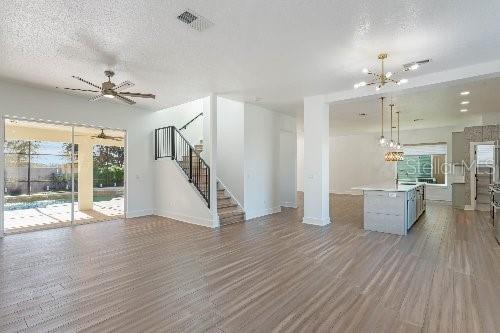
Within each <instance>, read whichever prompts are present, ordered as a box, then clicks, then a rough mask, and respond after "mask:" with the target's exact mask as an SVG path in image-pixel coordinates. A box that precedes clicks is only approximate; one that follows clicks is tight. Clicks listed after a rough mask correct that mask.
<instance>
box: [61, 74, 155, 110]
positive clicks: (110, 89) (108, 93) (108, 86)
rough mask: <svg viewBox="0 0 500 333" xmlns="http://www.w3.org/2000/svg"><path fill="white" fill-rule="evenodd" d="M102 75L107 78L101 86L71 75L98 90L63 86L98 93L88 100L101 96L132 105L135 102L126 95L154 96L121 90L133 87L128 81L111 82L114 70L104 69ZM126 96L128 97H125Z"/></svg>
mask: <svg viewBox="0 0 500 333" xmlns="http://www.w3.org/2000/svg"><path fill="white" fill-rule="evenodd" d="M104 75H105V76H106V77H107V78H108V80H107V81H104V82H103V83H102V84H101V86H99V85H97V84H95V83H92V82H90V81H88V80H85V79H83V78H81V77H79V76H74V75H73V76H72V77H73V78H74V79H77V80H78V81H80V82H83V83H85V84H87V85H90V86H92V87H93V88H95V89H98V90H89V89H76V88H63V89H66V90H71V91H83V92H94V93H99V94H98V95H96V96H94V97H92V98H90V99H89V102H95V101H98V100H100V99H101V98H103V97H104V98H109V99H114V98H116V99H117V100H119V101H121V102H124V103H127V104H130V105H133V104H135V101H133V100H132V99H130V98H128V97H139V98H152V99H155V98H156V96H155V95H153V94H142V93H134V92H128V91H123V90H124V89H127V88H130V87H133V86H134V84H133V83H132V82H130V81H123V82H122V83H120V84H118V85H116V84H114V83H113V82H111V78H112V77H113V76H114V75H115V72H113V71H111V70H106V71H104ZM127 96H128V97H127Z"/></svg>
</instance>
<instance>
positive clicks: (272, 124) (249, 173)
mask: <svg viewBox="0 0 500 333" xmlns="http://www.w3.org/2000/svg"><path fill="white" fill-rule="evenodd" d="M277 118H278V117H277V114H276V113H275V112H273V111H269V110H266V109H264V108H261V107H258V106H255V105H252V104H245V129H244V132H245V148H244V149H245V157H244V159H245V162H244V163H245V180H244V182H245V183H244V186H245V195H244V197H245V202H244V205H245V213H246V218H247V219H251V218H254V217H258V216H263V215H267V214H272V213H275V212H279V211H280V210H281V208H280V202H279V201H280V198H279V180H278V179H279V178H278V172H279V130H277V129H279V121H278V119H277Z"/></svg>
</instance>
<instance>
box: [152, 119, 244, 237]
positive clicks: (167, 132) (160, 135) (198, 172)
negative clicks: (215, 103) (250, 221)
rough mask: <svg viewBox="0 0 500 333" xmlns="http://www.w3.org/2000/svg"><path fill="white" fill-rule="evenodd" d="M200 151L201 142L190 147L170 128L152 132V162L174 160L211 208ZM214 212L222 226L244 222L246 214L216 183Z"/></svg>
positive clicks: (205, 169) (205, 172)
mask: <svg viewBox="0 0 500 333" xmlns="http://www.w3.org/2000/svg"><path fill="white" fill-rule="evenodd" d="M202 151H203V143H202V142H200V143H199V144H197V145H195V146H194V147H193V146H191V144H189V142H188V141H187V140H186V139H185V138H184V136H183V135H182V134H181V132H180V131H179V130H177V128H175V127H173V126H169V127H164V128H159V129H156V130H155V159H159V158H165V157H170V158H171V159H172V160H175V161H176V162H177V164H178V165H179V166H180V167H181V169H182V170H183V171H184V173H185V174H186V176H187V178H188V181H189V182H190V183H192V184H193V186H194V187H195V189H196V190H198V192H199V193H200V195H201V196H202V197H203V199H204V200H205V202H206V203H207V206H208V207H209V208H210V167H209V166H208V164H207V163H206V162H205V161H204V160H203V158H202V157H201V152H202ZM217 213H218V215H219V225H220V226H221V227H222V226H225V225H229V224H233V223H238V222H244V221H245V212H244V211H243V209H242V208H241V207H240V206H239V205H238V203H237V202H236V200H234V198H233V197H232V196H231V194H230V193H229V191H227V190H226V189H225V188H224V186H223V185H222V183H221V182H219V181H217Z"/></svg>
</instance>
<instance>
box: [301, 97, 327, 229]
mask: <svg viewBox="0 0 500 333" xmlns="http://www.w3.org/2000/svg"><path fill="white" fill-rule="evenodd" d="M329 130H330V123H329V108H328V104H327V103H325V101H324V97H323V96H312V97H306V98H304V219H303V221H302V222H303V223H307V224H314V225H320V226H321V225H327V224H329V223H330V201H329V185H330V184H329V149H330V147H329V140H330V136H329Z"/></svg>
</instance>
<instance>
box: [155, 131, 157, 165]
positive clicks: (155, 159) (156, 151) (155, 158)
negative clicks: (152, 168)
mask: <svg viewBox="0 0 500 333" xmlns="http://www.w3.org/2000/svg"><path fill="white" fill-rule="evenodd" d="M157 159H158V129H155V161H156V160H157Z"/></svg>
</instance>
